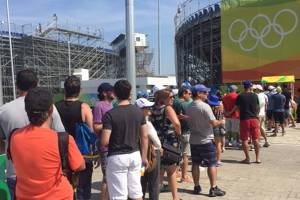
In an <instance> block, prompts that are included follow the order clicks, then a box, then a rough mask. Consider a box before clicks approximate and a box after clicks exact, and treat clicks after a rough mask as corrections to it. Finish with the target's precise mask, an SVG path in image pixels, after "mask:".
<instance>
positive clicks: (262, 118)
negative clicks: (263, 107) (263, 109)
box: [258, 116, 266, 133]
mask: <svg viewBox="0 0 300 200" xmlns="http://www.w3.org/2000/svg"><path fill="white" fill-rule="evenodd" d="M258 119H259V130H260V133H261V132H266V129H265V122H266V117H265V116H259V117H258Z"/></svg>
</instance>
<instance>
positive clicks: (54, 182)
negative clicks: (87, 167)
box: [11, 125, 83, 200]
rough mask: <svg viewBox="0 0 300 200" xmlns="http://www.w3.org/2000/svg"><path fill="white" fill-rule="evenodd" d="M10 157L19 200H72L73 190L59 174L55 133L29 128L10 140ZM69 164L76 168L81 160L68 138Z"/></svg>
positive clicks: (19, 131) (46, 129)
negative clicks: (14, 172)
mask: <svg viewBox="0 0 300 200" xmlns="http://www.w3.org/2000/svg"><path fill="white" fill-rule="evenodd" d="M11 155H12V160H13V163H14V166H15V168H16V175H17V186H16V196H17V199H18V200H35V199H39V200H53V199H57V200H73V189H72V186H71V185H70V183H69V181H68V180H67V178H66V177H65V176H63V175H62V169H61V161H60V156H59V149H58V137H57V133H56V132H55V131H53V130H51V129H48V128H41V127H36V126H32V125H28V126H26V127H24V128H22V129H19V130H17V131H16V132H15V133H14V134H13V136H12V138H11ZM68 158H69V164H70V167H71V169H73V170H75V169H78V168H79V167H80V165H81V163H82V162H83V157H82V155H81V154H80V151H79V150H78V148H77V146H76V144H75V141H74V139H73V137H72V136H70V137H69V155H68Z"/></svg>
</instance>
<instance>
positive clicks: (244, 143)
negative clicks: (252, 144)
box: [242, 140, 250, 161]
mask: <svg viewBox="0 0 300 200" xmlns="http://www.w3.org/2000/svg"><path fill="white" fill-rule="evenodd" d="M242 145H243V151H244V153H245V156H246V160H247V161H250V156H249V145H248V140H245V141H242Z"/></svg>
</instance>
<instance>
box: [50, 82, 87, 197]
mask: <svg viewBox="0 0 300 200" xmlns="http://www.w3.org/2000/svg"><path fill="white" fill-rule="evenodd" d="M80 89H81V83H80V79H79V78H78V77H76V76H69V77H68V78H67V79H66V80H65V83H64V90H65V99H64V100H61V101H59V102H57V103H56V104H55V105H56V107H57V110H58V112H59V114H60V117H61V119H62V122H63V124H64V127H65V129H66V131H67V132H68V133H69V134H70V135H72V136H73V137H74V139H75V141H76V133H75V128H76V124H77V123H82V122H84V123H86V124H87V125H88V127H89V128H90V129H91V130H93V114H92V111H91V109H90V107H89V105H88V104H86V103H83V102H81V101H79V95H80ZM85 165H86V169H85V170H83V171H81V172H79V183H78V186H77V189H76V199H78V200H81V199H84V200H86V199H91V190H92V174H93V162H92V160H86V163H85Z"/></svg>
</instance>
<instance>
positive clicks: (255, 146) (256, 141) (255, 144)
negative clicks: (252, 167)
mask: <svg viewBox="0 0 300 200" xmlns="http://www.w3.org/2000/svg"><path fill="white" fill-rule="evenodd" d="M253 144H254V149H255V155H256V162H259V163H260V155H259V142H258V140H254V141H253Z"/></svg>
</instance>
